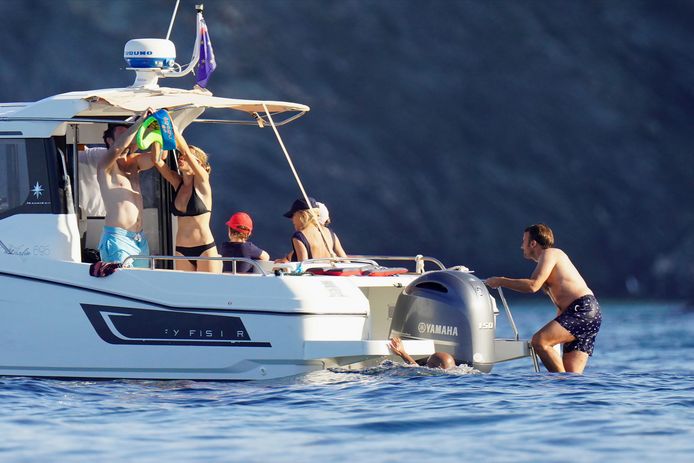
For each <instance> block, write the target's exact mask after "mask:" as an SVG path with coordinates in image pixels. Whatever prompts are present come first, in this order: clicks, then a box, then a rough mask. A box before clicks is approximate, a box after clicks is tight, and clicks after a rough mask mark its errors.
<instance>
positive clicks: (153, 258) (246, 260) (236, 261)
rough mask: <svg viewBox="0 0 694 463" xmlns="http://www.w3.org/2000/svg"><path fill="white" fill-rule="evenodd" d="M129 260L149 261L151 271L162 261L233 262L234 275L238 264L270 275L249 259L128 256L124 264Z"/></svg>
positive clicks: (264, 274)
mask: <svg viewBox="0 0 694 463" xmlns="http://www.w3.org/2000/svg"><path fill="white" fill-rule="evenodd" d="M129 260H131V261H134V260H148V261H149V268H150V270H155V268H154V264H155V262H157V261H162V260H195V261H198V260H203V261H214V260H217V261H222V262H233V263H232V272H231V273H233V274H236V273H237V272H236V264H237V263H238V262H246V263H249V264H251V265H252V266H253V267H254V268H256V269H257V270H259V271H260V274H261V275H263V276H268V275H269V274H268V273H267V272H266V271H265V270H264V269H263V267H261V266H260V264H259V263H258V261H256V260H253V259H248V258H245V257H207V256H205V257H203V256H197V257H188V256H143V255H137V256H128V257H126V258H125V260H123V264H125V263H126V262H128V261H129Z"/></svg>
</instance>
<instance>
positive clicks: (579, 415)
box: [0, 301, 694, 462]
mask: <svg viewBox="0 0 694 463" xmlns="http://www.w3.org/2000/svg"><path fill="white" fill-rule="evenodd" d="M602 306H603V313H604V321H603V328H602V330H601V332H600V335H599V336H598V340H597V343H596V352H595V355H594V356H593V357H592V358H591V360H590V362H589V365H588V368H587V370H586V372H585V374H584V375H582V376H581V375H572V374H548V373H546V372H544V371H543V372H542V373H539V374H538V373H534V372H533V370H532V366H531V362H530V360H529V359H521V360H516V361H513V362H508V363H505V364H500V365H497V366H495V368H494V370H493V371H492V373H490V374H482V373H478V372H476V371H474V370H472V369H471V368H467V367H459V368H457V369H456V370H454V371H451V372H443V371H441V370H438V371H437V370H430V369H427V368H424V367H408V366H403V365H402V364H401V363H400V362H388V361H386V362H385V363H383V364H382V365H380V366H378V367H375V368H371V369H367V370H363V371H359V372H351V373H347V372H332V371H323V372H317V373H313V374H309V375H305V376H300V377H295V378H289V379H283V380H277V381H267V382H237V383H231V382H196V381H122V380H121V381H62V380H42V379H29V378H0V436H1V439H0V461H2V462H6V461H18V462H21V461H26V462H34V461H42V462H43V461H49V462H52V461H55V462H66V461H80V462H105V461H134V462H149V461H157V462H159V461H162V462H164V461H166V462H171V461H201V462H217V461H220V462H227V461H244V462H268V461H272V462H279V461H281V462H285V461H286V462H289V461H291V462H294V461H326V462H327V461H329V462H340V461H344V462H351V461H369V462H371V461H376V462H380V461H390V462H405V461H420V460H425V461H465V460H470V461H473V460H474V461H477V460H480V461H508V462H523V461H527V462H537V461H557V462H558V461H571V462H576V461H591V462H592V461H609V462H618V461H624V462H627V461H662V462H679V461H681V462H685V461H686V462H691V461H694V380H693V373H694V311H689V310H687V309H686V308H684V306H682V305H679V304H663V303H639V304H618V303H610V302H608V301H603V303H602ZM551 315H552V310H551V308H549V306H547V305H544V304H540V303H538V304H534V305H527V306H520V307H516V308H515V309H514V316H515V320H516V323H517V325H518V328H519V330H520V331H521V334H522V335H524V337H528V336H529V335H530V334H531V333H532V332H533V331H534V330H536V329H537V328H538V327H540V326H542V324H544V323H545V322H546V320H548V319H549V318H551ZM503 316H504V314H503V313H502V314H500V319H499V325H503V324H504V320H503ZM500 334H510V331H507V332H503V330H502V332H501V333H500Z"/></svg>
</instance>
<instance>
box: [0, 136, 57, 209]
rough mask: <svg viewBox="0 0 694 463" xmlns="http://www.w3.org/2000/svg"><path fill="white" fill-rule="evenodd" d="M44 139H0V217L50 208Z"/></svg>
mask: <svg viewBox="0 0 694 463" xmlns="http://www.w3.org/2000/svg"><path fill="white" fill-rule="evenodd" d="M52 193H53V192H52V191H51V186H50V181H49V175H48V170H47V168H46V155H45V146H44V143H43V140H38V139H31V140H22V139H0V218H3V217H7V216H10V215H13V214H20V213H24V214H41V213H48V214H50V213H51V212H52V209H53V206H52V204H53V196H54V195H53V194H52Z"/></svg>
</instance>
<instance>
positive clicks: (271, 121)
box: [263, 103, 335, 257]
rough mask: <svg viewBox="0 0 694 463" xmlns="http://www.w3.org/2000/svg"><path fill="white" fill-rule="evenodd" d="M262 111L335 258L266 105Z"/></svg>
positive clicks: (322, 236) (317, 226)
mask: <svg viewBox="0 0 694 463" xmlns="http://www.w3.org/2000/svg"><path fill="white" fill-rule="evenodd" d="M263 109H264V110H265V114H267V118H268V121H269V122H270V125H271V126H272V130H273V131H274V132H275V137H277V141H278V142H279V144H280V147H281V148H282V152H283V153H284V157H285V158H287V163H289V168H290V169H291V170H292V174H293V175H294V179H295V180H296V183H297V184H298V185H299V190H301V195H302V196H303V197H304V201H306V205H307V206H309V209H308V211H309V214H311V218H312V219H313V220H314V221H315V226H316V228H318V232H319V233H320V236H321V238H323V244H324V245H325V248H326V249H327V250H328V252H329V253H330V257H335V252H334V251H333V247H334V246H335V243H333V246H328V239H327V238H326V237H325V227H322V226H321V225H320V222H319V221H318V215H317V214H316V212H315V210H314V209H315V208H314V207H312V204H311V201H310V200H309V199H308V194H307V193H306V190H305V189H304V184H303V183H302V182H301V179H300V178H299V173H298V172H297V171H296V168H295V167H294V163H293V162H292V158H291V157H290V156H289V152H288V151H287V148H286V147H285V146H284V142H283V141H282V137H280V133H279V131H278V130H277V127H276V126H275V121H273V120H272V115H271V114H270V110H269V109H268V107H267V105H266V104H265V103H263Z"/></svg>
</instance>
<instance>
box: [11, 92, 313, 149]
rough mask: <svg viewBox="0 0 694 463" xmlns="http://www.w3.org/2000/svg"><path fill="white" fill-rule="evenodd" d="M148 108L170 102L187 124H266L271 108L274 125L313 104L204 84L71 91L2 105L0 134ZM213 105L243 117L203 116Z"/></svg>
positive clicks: (53, 130)
mask: <svg viewBox="0 0 694 463" xmlns="http://www.w3.org/2000/svg"><path fill="white" fill-rule="evenodd" d="M147 108H153V109H155V110H156V109H161V108H166V109H168V110H170V111H172V112H173V113H174V114H173V115H174V118H175V120H176V123H177V124H178V125H179V126H180V127H181V128H182V129H183V128H185V127H186V126H187V125H188V124H189V123H190V122H192V121H196V122H213V123H228V124H252V125H259V126H261V127H263V126H265V125H266V124H268V116H267V112H269V113H270V115H271V116H272V117H273V120H274V122H275V125H284V124H287V123H289V122H291V121H293V120H294V119H297V118H298V117H301V116H302V115H303V114H305V113H306V112H307V111H309V110H310V108H309V107H308V106H306V105H302V104H298V103H288V102H283V101H263V100H239V99H233V98H221V97H217V96H213V95H212V94H211V93H210V92H208V91H206V90H202V89H200V90H183V89H177V88H165V87H162V88H157V89H144V88H120V89H105V90H93V91H86V92H70V93H63V94H60V95H56V96H52V97H49V98H45V99H43V100H40V101H37V102H35V103H15V104H7V105H3V111H0V137H3V136H5V137H6V136H15V137H16V136H22V137H28V138H46V137H49V136H52V135H64V134H65V132H66V128H67V125H68V124H80V123H94V122H103V121H105V120H110V119H123V118H124V117H128V116H132V115H133V114H137V113H140V112H142V111H144V110H146V109H147ZM209 108H214V109H220V110H224V109H229V110H234V111H237V112H238V117H237V118H229V119H226V118H224V119H198V117H199V116H200V115H201V114H202V113H203V112H204V111H205V110H206V109H209ZM276 116H279V117H276Z"/></svg>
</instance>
